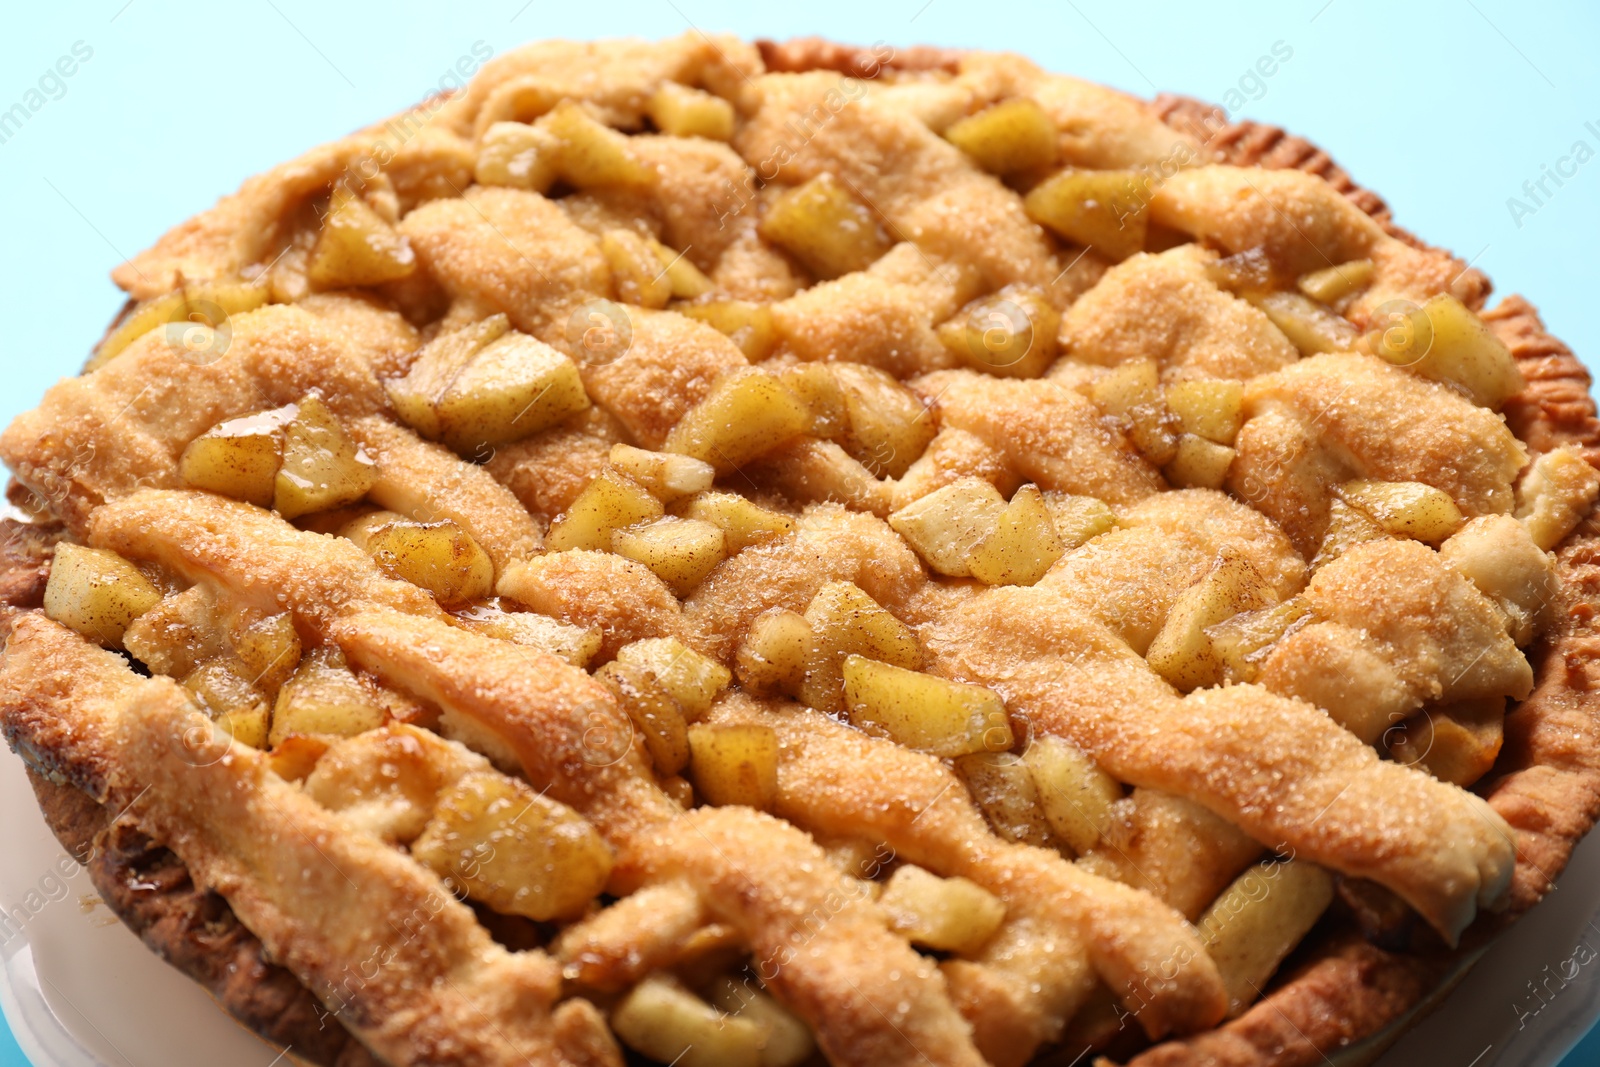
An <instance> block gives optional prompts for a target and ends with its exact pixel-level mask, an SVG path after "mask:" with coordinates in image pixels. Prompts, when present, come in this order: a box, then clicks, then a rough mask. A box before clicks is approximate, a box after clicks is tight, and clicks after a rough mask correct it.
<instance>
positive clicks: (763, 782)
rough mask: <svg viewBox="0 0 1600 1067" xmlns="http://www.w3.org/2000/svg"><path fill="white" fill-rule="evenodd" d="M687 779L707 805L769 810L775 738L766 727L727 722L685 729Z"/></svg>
mask: <svg viewBox="0 0 1600 1067" xmlns="http://www.w3.org/2000/svg"><path fill="white" fill-rule="evenodd" d="M689 751H690V757H689V762H690V768H689V773H690V776H691V777H692V778H693V780H694V788H695V792H696V793H697V794H699V795H700V796H701V797H703V798H704V799H705V801H706V802H707V803H708V804H714V805H717V806H719V807H720V806H726V805H730V804H739V805H743V806H744V807H747V808H756V809H758V810H760V811H770V810H771V808H772V805H773V804H774V803H775V802H776V801H777V799H778V735H777V734H775V733H773V731H772V728H771V727H770V726H758V725H754V724H746V723H727V724H722V725H718V726H709V725H706V724H705V723H697V724H696V725H694V726H691V727H690V728H689Z"/></svg>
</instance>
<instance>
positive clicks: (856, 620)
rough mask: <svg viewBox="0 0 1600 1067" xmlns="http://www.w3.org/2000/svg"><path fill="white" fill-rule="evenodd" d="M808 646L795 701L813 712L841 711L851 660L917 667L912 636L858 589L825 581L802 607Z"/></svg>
mask: <svg viewBox="0 0 1600 1067" xmlns="http://www.w3.org/2000/svg"><path fill="white" fill-rule="evenodd" d="M805 620H806V623H807V624H808V625H809V626H810V627H811V634H812V640H811V645H810V647H809V648H808V649H807V651H806V668H805V679H804V681H803V682H802V683H801V685H800V692H799V693H798V696H799V698H800V701H801V703H803V704H806V705H808V706H810V707H813V708H816V709H817V710H818V711H828V712H838V711H841V710H843V708H844V661H845V659H846V657H848V656H851V655H860V656H866V657H868V658H870V659H875V660H882V661H884V662H886V663H889V664H892V665H894V666H897V667H905V668H908V669H914V668H916V667H920V666H921V665H922V650H921V649H920V648H918V647H917V637H916V634H914V633H913V632H912V631H911V628H910V627H908V626H907V625H906V624H905V623H903V622H901V621H900V620H899V619H897V618H895V617H894V616H893V615H892V614H890V613H889V611H888V610H887V609H885V608H884V607H883V606H882V605H881V604H879V603H878V602H877V601H876V600H873V599H872V597H870V596H868V595H867V594H866V592H865V591H864V590H862V589H861V588H860V587H859V586H856V585H852V584H851V583H849V582H828V583H827V584H825V585H824V586H823V587H822V588H821V589H819V590H818V591H817V595H816V596H814V597H812V598H811V603H810V604H808V605H807V606H806V612H805Z"/></svg>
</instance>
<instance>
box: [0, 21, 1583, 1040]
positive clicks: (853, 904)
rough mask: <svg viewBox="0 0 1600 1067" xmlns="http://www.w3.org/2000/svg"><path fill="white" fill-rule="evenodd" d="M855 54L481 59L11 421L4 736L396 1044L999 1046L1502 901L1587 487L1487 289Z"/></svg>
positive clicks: (530, 51) (1292, 200)
mask: <svg viewBox="0 0 1600 1067" xmlns="http://www.w3.org/2000/svg"><path fill="white" fill-rule="evenodd" d="M876 75H877V76H876V77H873V78H872V79H871V80H861V79H858V78H854V77H848V76H846V75H842V74H838V73H834V72H831V71H826V70H814V71H809V72H802V73H770V72H767V71H766V69H765V68H764V66H763V63H762V60H761V58H760V55H759V53H758V52H757V51H756V49H755V48H753V47H752V46H749V45H746V44H743V43H740V42H738V41H733V40H726V39H721V38H718V39H714V40H713V39H708V38H705V37H704V36H702V35H689V36H685V37H683V38H680V39H678V40H675V41H669V42H664V43H660V44H646V43H639V42H612V43H605V44H595V45H571V44H563V43H546V44H539V45H533V46H530V47H528V48H526V49H522V50H519V51H517V52H514V53H511V54H509V55H506V56H504V57H501V58H499V59H496V60H494V61H493V62H491V63H489V64H488V65H487V66H486V67H485V68H484V70H483V72H482V73H481V74H479V75H478V77H477V78H476V79H475V80H474V81H473V82H472V83H471V85H470V86H469V87H467V88H466V89H465V90H464V91H462V92H460V93H459V94H457V95H456V96H454V97H453V98H451V99H449V100H447V101H435V102H431V103H430V104H428V105H426V106H425V107H424V108H422V109H419V110H418V111H416V112H413V113H411V114H410V115H407V116H403V117H402V118H401V119H397V120H395V121H394V122H391V123H389V124H388V125H386V126H384V127H381V128H380V127H374V128H371V129H368V130H364V131H362V132H360V133H357V134H354V135H352V136H351V137H349V138H346V139H345V140H343V141H340V142H337V143H335V144H332V145H328V146H325V147H323V148H319V149H316V150H314V151H313V152H311V153H309V154H308V155H306V156H304V157H302V158H301V159H299V160H297V161H295V162H293V163H291V164H287V165H285V166H283V167H280V168H278V169H276V170H274V171H270V172H268V173H267V174H265V175H263V176H261V177H258V178H255V179H252V180H251V181H250V182H249V183H247V184H246V185H245V186H244V188H243V189H242V190H241V191H240V192H239V193H238V194H236V195H234V196H232V197H229V198H226V199H224V200H223V201H222V202H221V203H220V204H219V205H218V206H217V207H216V208H214V209H212V210H211V211H209V212H206V213H205V214H203V215H201V216H199V217H198V218H196V219H195V220H193V221H191V222H190V223H187V224H185V225H184V226H182V227H179V228H178V229H176V230H174V231H172V232H171V233H170V234H168V235H167V236H166V237H164V238H163V239H162V240H161V241H160V242H159V243H158V244H157V245H156V246H155V247H154V248H152V249H151V250H149V251H147V252H145V253H143V254H142V255H140V256H139V257H137V258H136V259H134V260H132V261H130V262H129V263H128V264H125V265H124V266H123V267H122V268H119V270H118V272H117V279H118V281H119V283H120V284H122V285H123V287H124V288H125V289H127V290H128V291H129V292H130V294H131V295H132V296H133V297H134V298H135V299H136V301H137V303H135V304H133V305H132V306H131V308H130V310H129V311H128V312H127V313H125V315H124V316H123V317H122V319H121V320H120V321H119V323H118V324H117V325H116V326H115V327H114V329H113V330H112V331H111V332H110V333H109V334H108V335H107V337H106V338H105V340H104V341H103V342H102V343H101V345H100V346H99V348H98V350H97V351H96V354H95V355H94V357H93V359H92V360H91V362H90V365H89V367H88V368H87V369H86V372H85V373H84V374H83V375H82V376H80V377H77V378H74V379H70V380H68V381H65V382H63V383H62V384H60V385H58V386H56V387H55V388H53V389H52V390H50V392H49V393H48V394H47V395H46V397H45V400H44V402H43V404H42V406H41V407H40V408H39V409H37V410H36V411H33V412H31V413H29V414H26V415H24V416H22V417H21V418H19V419H18V420H17V421H16V422H15V423H13V424H12V426H11V427H10V428H9V429H8V430H7V431H6V432H5V434H4V436H3V438H0V457H3V458H4V460H5V462H6V463H7V464H8V465H9V467H10V468H11V469H12V471H13V472H15V475H16V483H15V485H14V488H13V493H12V497H13V500H14V501H15V502H16V503H17V504H18V505H19V506H21V507H23V508H25V509H26V510H28V511H30V512H32V513H33V514H34V515H35V516H36V518H37V519H38V520H39V521H40V522H41V523H44V522H50V523H59V524H61V527H62V529H63V531H64V539H63V540H62V541H61V542H60V544H59V545H58V546H57V547H56V549H55V553H54V560H53V563H52V565H51V569H50V575H49V581H48V585H47V587H46V588H45V591H44V599H43V610H42V612H37V611H28V612H20V611H19V612H16V613H14V614H13V616H12V619H11V623H10V625H11V628H12V633H11V637H10V642H9V649H8V652H7V654H6V658H5V661H4V666H3V669H0V713H3V721H4V725H5V729H6V735H7V738H8V740H9V741H10V742H11V743H12V744H13V746H14V747H17V748H18V749H19V750H20V751H22V752H23V753H24V755H25V756H26V757H27V758H28V759H29V760H30V762H31V763H32V764H33V765H34V766H35V767H36V768H37V769H40V770H41V771H44V772H46V773H48V774H49V775H51V776H52V777H54V778H55V779H56V780H58V781H67V782H71V783H72V784H74V785H76V786H78V787H79V788H81V789H84V790H85V791H86V792H89V793H90V794H91V795H92V796H93V797H94V798H95V799H96V800H99V801H101V802H102V803H104V804H106V805H108V806H109V807H110V808H111V809H112V810H114V811H120V812H123V813H124V814H123V820H124V822H129V823H131V824H134V825H136V826H137V827H138V828H139V830H141V831H142V832H144V833H146V834H148V835H149V836H150V837H151V838H152V839H154V840H156V841H159V842H161V843H162V844H164V845H166V846H167V847H168V848H170V849H171V850H172V851H173V852H174V853H176V855H177V856H178V857H179V858H180V859H181V860H182V862H183V864H184V865H186V866H187V867H188V869H189V871H190V872H191V874H192V876H193V878H194V879H195V881H196V883H197V884H199V885H203V886H207V887H209V888H211V889H213V890H215V891H216V892H218V893H220V894H221V895H222V896H223V897H225V898H226V899H227V901H228V903H229V905H230V906H231V908H232V909H233V911H234V912H235V914H237V916H238V918H239V920H240V921H241V922H242V923H243V924H244V925H245V926H246V927H247V928H248V929H249V930H250V931H251V932H253V933H254V934H255V935H256V936H257V937H258V938H260V940H261V942H262V944H263V946H264V948H265V951H266V953H267V954H268V956H269V957H270V958H271V959H272V960H273V961H274V962H276V963H279V964H281V965H283V966H284V967H287V968H288V969H289V970H290V971H292V972H293V974H294V975H295V976H296V977H297V978H298V979H299V980H300V981H302V982H303V983H304V984H305V985H306V986H307V987H308V988H309V989H310V990H311V991H312V992H313V993H314V994H315V995H316V996H317V997H318V998H319V999H320V1000H321V1001H322V1003H323V1004H324V1005H325V1006H326V1008H327V1009H328V1011H329V1012H330V1013H331V1015H332V1016H333V1017H334V1018H336V1019H337V1021H338V1022H339V1023H341V1024H342V1025H344V1026H345V1027H347V1028H348V1029H349V1030H350V1031H351V1032H352V1033H353V1034H354V1035H355V1036H356V1037H357V1038H358V1039H359V1040H360V1041H361V1042H363V1043H364V1044H365V1045H366V1046H367V1047H368V1048H369V1049H371V1050H372V1052H373V1053H374V1054H375V1055H376V1056H377V1057H379V1058H380V1059H382V1060H384V1061H385V1062H390V1063H394V1064H424V1063H426V1064H438V1063H462V1064H499V1063H507V1064H510V1063H536V1064H546V1063H548V1064H558V1063H569V1064H618V1063H620V1062H621V1057H622V1052H621V1051H620V1049H621V1048H624V1047H625V1048H627V1049H631V1050H632V1051H633V1052H634V1053H637V1054H638V1055H640V1056H642V1057H645V1058H647V1059H650V1060H654V1061H658V1062H660V1063H671V1064H682V1065H684V1067H699V1065H708V1067H709V1065H717V1067H724V1065H751V1067H798V1065H800V1064H802V1063H806V1062H807V1061H809V1060H812V1059H813V1058H814V1057H816V1056H818V1055H820V1056H822V1057H825V1058H826V1059H827V1060H828V1061H830V1062H834V1063H838V1064H871V1065H873V1067H881V1065H883V1064H889V1063H895V1064H898V1063H908V1064H909V1063H913V1062H917V1063H936V1064H941V1065H943V1064H952V1065H954V1064H980V1063H992V1064H999V1065H1021V1064H1023V1063H1026V1062H1027V1061H1029V1060H1030V1059H1031V1058H1032V1057H1034V1056H1035V1055H1036V1054H1039V1053H1040V1052H1042V1051H1045V1050H1048V1049H1050V1048H1052V1047H1056V1046H1060V1045H1064V1043H1068V1042H1071V1043H1075V1044H1078V1045H1085V1046H1103V1045H1105V1044H1106V1043H1108V1042H1110V1041H1112V1040H1113V1039H1118V1040H1122V1041H1124V1043H1126V1040H1127V1038H1128V1036H1129V1035H1130V1034H1132V1033H1135V1032H1137V1033H1140V1034H1142V1035H1143V1040H1145V1041H1147V1042H1153V1041H1160V1040H1161V1039H1163V1038H1166V1037H1169V1036H1177V1037H1181V1036H1183V1035H1191V1034H1196V1033H1200V1032H1204V1031H1207V1030H1209V1029H1212V1028H1214V1027H1217V1026H1219V1025H1221V1024H1223V1023H1224V1021H1225V1020H1228V1019H1230V1018H1234V1017H1237V1016H1239V1015H1240V1014H1242V1013H1243V1012H1245V1011H1247V1010H1248V1009H1249V1008H1250V1006H1251V1005H1252V1004H1253V1003H1254V1002H1256V1001H1257V1000H1258V999H1259V998H1260V997H1261V996H1262V993H1263V990H1265V989H1267V988H1268V987H1269V985H1270V983H1271V982H1272V980H1273V977H1274V975H1275V974H1276V973H1278V972H1279V970H1280V966H1281V965H1282V964H1283V963H1284V961H1285V960H1286V959H1288V958H1289V957H1290V954H1291V953H1292V952H1294V950H1295V949H1296V948H1297V946H1300V945H1301V944H1302V942H1303V941H1304V940H1305V939H1306V937H1307V935H1308V934H1310V933H1311V932H1312V931H1313V929H1314V928H1319V925H1320V926H1328V925H1331V924H1334V923H1339V922H1343V923H1346V924H1348V923H1349V922H1351V921H1352V920H1353V921H1355V922H1357V923H1361V924H1363V925H1364V926H1365V928H1366V929H1367V932H1368V933H1369V935H1371V936H1375V937H1376V936H1383V937H1386V938H1389V939H1390V940H1393V939H1396V938H1398V939H1399V940H1400V941H1401V942H1403V943H1404V944H1406V945H1409V946H1412V947H1414V948H1417V949H1419V950H1426V949H1433V948H1439V947H1443V946H1447V945H1454V944H1455V943H1456V940H1457V938H1458V937H1459V936H1460V934H1461V933H1462V931H1463V930H1464V929H1465V928H1466V927H1467V926H1468V924H1469V923H1471V922H1472V921H1473V919H1474V917H1475V916H1477V915H1478V914H1479V913H1480V912H1484V911H1493V910H1495V909H1497V908H1500V907H1502V906H1503V904H1504V901H1505V897H1506V893H1507V890H1508V886H1509V884H1510V879H1511V875H1512V869H1513V864H1514V862H1515V858H1516V857H1515V851H1514V848H1513V842H1512V836H1511V831H1510V829H1509V828H1508V826H1507V825H1506V823H1505V822H1504V820H1503V819H1502V818H1501V817H1500V816H1499V815H1498V814H1496V813H1495V812H1494V811H1493V810H1492V809H1491V808H1490V807H1489V805H1488V804H1487V803H1485V802H1484V800H1482V799H1481V798H1480V797H1478V796H1476V795H1474V794H1473V793H1472V792H1469V791H1468V789H1467V787H1470V786H1471V785H1472V784H1473V783H1475V782H1477V781H1478V780H1479V779H1481V778H1482V777H1483V776H1484V775H1485V774H1486V773H1488V771H1489V770H1490V768H1491V767H1492V766H1493V765H1494V763H1495V760H1496V757H1497V755H1498V753H1499V751H1500V748H1501V744H1502V739H1503V724H1504V719H1505V715H1506V711H1507V705H1508V702H1510V701H1518V700H1521V699H1523V698H1525V697H1527V696H1528V694H1529V692H1530V690H1531V689H1532V686H1533V672H1532V670H1531V668H1530V666H1529V663H1528V660H1527V658H1526V657H1525V655H1524V652H1523V649H1525V648H1527V647H1528V646H1529V645H1530V644H1531V643H1532V642H1533V641H1535V640H1536V639H1537V638H1538V637H1539V636H1540V634H1541V633H1543V632H1544V631H1545V628H1546V627H1547V626H1548V625H1550V623H1551V619H1550V615H1551V613H1552V602H1553V598H1554V597H1555V595H1556V593H1557V583H1556V572H1555V568H1554V559H1553V556H1552V555H1551V552H1550V550H1551V549H1552V548H1554V547H1555V546H1556V545H1557V544H1558V543H1559V542H1561V541H1562V540H1563V538H1565V537H1566V536H1567V535H1568V533H1570V532H1571V531H1572V530H1573V529H1574V528H1575V526H1576V525H1577V523H1578V522H1579V521H1580V519H1581V518H1582V517H1583V515H1584V514H1585V513H1586V512H1587V510H1588V508H1589V506H1590V505H1591V504H1592V503H1593V501H1594V500H1595V497H1596V494H1597V492H1600V473H1597V472H1596V471H1595V470H1594V469H1593V468H1592V467H1590V466H1589V464H1588V463H1587V462H1586V461H1585V460H1584V458H1583V457H1582V456H1581V455H1579V454H1578V453H1577V452H1576V451H1574V450H1572V449H1570V448H1567V449H1556V450H1553V451H1547V452H1544V453H1542V454H1538V455H1534V454H1530V451H1529V450H1528V449H1527V448H1526V447H1525V446H1524V445H1523V443H1522V442H1519V440H1518V439H1517V438H1516V436H1514V435H1513V433H1512V432H1511V431H1510V430H1509V429H1508V428H1507V425H1506V422H1505V420H1504V418H1502V416H1501V415H1500V414H1499V413H1498V410H1499V409H1500V408H1501V406H1502V405H1504V404H1505V402H1506V401H1507V400H1508V399H1509V398H1510V397H1512V396H1514V395H1516V394H1517V393H1519V392H1520V391H1521V390H1522V389H1523V385H1524V383H1523V379H1522V376H1521V374H1520V373H1519V371H1518V369H1517V366H1516V363H1515V362H1514V361H1513V359H1512V357H1511V355H1510V353H1509V351H1508V350H1507V348H1506V345H1505V344H1504V343H1502V341H1501V340H1500V339H1499V338H1498V337H1497V335H1496V334H1495V333H1494V332H1492V331H1491V330H1490V329H1489V328H1487V327H1486V326H1485V325H1484V323H1483V321H1481V320H1480V319H1479V317H1478V315H1477V313H1476V308H1475V307H1469V306H1468V304H1467V303H1463V302H1462V299H1461V297H1463V296H1465V297H1466V298H1467V299H1468V301H1469V302H1472V303H1475V302H1476V299H1475V297H1474V294H1473V293H1472V292H1471V291H1470V290H1468V289H1466V288H1465V287H1462V286H1460V285H1459V284H1458V283H1459V280H1460V278H1461V277H1462V272H1463V268H1462V266H1461V265H1460V264H1459V263H1457V262H1456V261H1454V260H1453V259H1451V258H1450V257H1449V256H1447V255H1445V254H1443V253H1440V252H1436V251H1433V250H1429V249H1425V248H1420V247H1417V246H1415V245H1413V244H1411V243H1407V242H1406V241H1403V240H1401V239H1399V238H1397V237H1395V236H1393V235H1392V234H1391V233H1390V232H1388V231H1386V230H1385V229H1384V228H1383V227H1382V226H1381V225H1380V224H1379V223H1377V222H1375V221H1373V220H1372V219H1371V218H1370V217H1368V216H1367V215H1365V214H1364V213H1363V212H1362V211H1360V210H1359V209H1358V208H1357V207H1356V206H1354V205H1353V204H1352V203H1351V202H1350V201H1349V200H1347V199H1346V198H1345V197H1343V196H1342V195H1341V194H1340V193H1339V192H1338V191H1337V190H1335V189H1334V188H1333V187H1332V186H1331V185H1329V184H1328V183H1326V182H1325V181H1323V180H1321V179H1320V178H1317V177H1314V176H1311V175H1308V174H1304V173H1300V172H1295V171H1271V170H1263V169H1257V168H1239V167H1229V166H1222V165H1216V164H1211V163H1208V162H1207V156H1206V152H1205V146H1203V145H1201V144H1200V143H1198V142H1196V141H1194V140H1193V139H1191V138H1190V137H1188V136H1187V135H1185V134H1182V133H1178V132H1175V131H1174V130H1173V129H1171V128H1169V127H1168V126H1166V125H1165V124H1163V123H1162V122H1161V121H1160V120H1159V119H1158V118H1157V117H1155V116H1154V115H1153V114H1152V112H1151V111H1150V109H1149V108H1148V107H1147V106H1146V105H1144V104H1142V103H1140V102H1137V101H1134V100H1132V99H1129V98H1126V97H1124V96H1122V95H1120V94H1117V93H1115V92H1112V91H1111V90H1108V89H1104V88H1101V87H1098V86H1094V85H1090V84H1087V83H1083V82H1080V81H1077V80H1074V79H1071V78H1067V77H1063V76H1058V75H1052V74H1045V73H1042V72H1040V71H1038V70H1037V69H1036V68H1034V67H1032V66H1031V65H1030V64H1028V63H1026V62H1025V61H1022V60H1020V59H1018V58H1017V57H1014V56H999V55H985V54H978V53H972V54H967V55H965V56H963V57H962V58H961V59H960V61H959V63H958V64H952V65H950V66H949V67H948V68H938V69H930V70H894V69H891V68H890V67H888V66H885V67H884V68H883V69H881V70H880V71H877V72H876ZM1453 286H1454V287H1455V288H1453ZM1119 1034H1120V1037H1119ZM1136 1049H1137V1045H1135V1050H1136Z"/></svg>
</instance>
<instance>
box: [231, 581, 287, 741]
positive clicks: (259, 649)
mask: <svg viewBox="0 0 1600 1067" xmlns="http://www.w3.org/2000/svg"><path fill="white" fill-rule="evenodd" d="M230 638H231V643H232V645H233V651H234V654H235V655H236V656H237V657H238V659H239V663H240V664H241V665H242V666H243V667H244V671H245V676H246V677H247V678H249V679H250V681H251V684H253V685H257V686H260V687H261V689H262V691H263V692H265V693H266V694H267V695H268V696H271V697H274V698H276V696H277V693H278V690H279V689H281V688H282V687H283V683H284V682H286V681H288V680H289V676H290V675H292V674H293V673H294V669H295V668H296V667H297V666H299V665H300V654H301V651H302V649H301V645H300V634H299V633H298V632H297V631H296V630H295V628H294V616H293V615H292V614H290V613H289V612H287V611H285V612H281V613H279V614H277V615H263V616H260V617H257V618H240V619H239V620H238V621H237V622H236V623H235V625H234V626H233V627H231V633H230ZM256 747H258V748H259V747H261V746H259V745H258V746H256Z"/></svg>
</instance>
